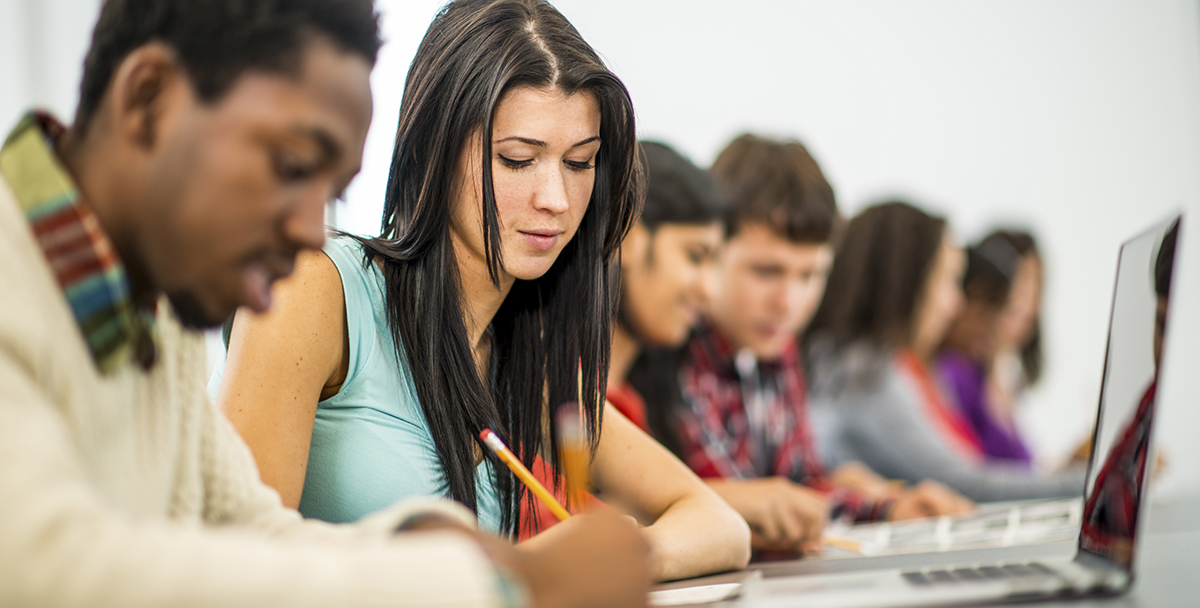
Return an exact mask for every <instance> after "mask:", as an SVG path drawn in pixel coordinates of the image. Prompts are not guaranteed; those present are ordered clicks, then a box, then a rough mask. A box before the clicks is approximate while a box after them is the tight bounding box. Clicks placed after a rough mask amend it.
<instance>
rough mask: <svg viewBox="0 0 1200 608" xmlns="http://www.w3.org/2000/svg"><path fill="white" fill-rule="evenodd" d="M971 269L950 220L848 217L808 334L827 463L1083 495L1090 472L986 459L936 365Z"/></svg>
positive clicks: (896, 214) (985, 493)
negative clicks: (1045, 472) (1039, 469)
mask: <svg viewBox="0 0 1200 608" xmlns="http://www.w3.org/2000/svg"><path fill="white" fill-rule="evenodd" d="M963 265H964V260H963V252H962V249H961V248H959V247H958V246H957V245H956V244H955V243H954V240H953V238H952V236H951V234H950V230H949V227H948V225H947V223H946V221H945V220H944V219H942V218H938V217H934V216H931V215H929V214H927V213H925V212H923V211H921V210H919V209H917V208H916V207H913V206H912V205H909V204H906V203H903V202H899V201H895V202H889V203H884V204H880V205H875V206H872V207H869V208H867V209H865V210H864V211H862V212H861V213H859V214H858V216H856V217H855V218H854V219H852V220H851V221H850V223H849V225H848V226H847V228H846V233H845V236H844V238H843V241H842V244H841V246H840V247H839V249H838V254H837V257H836V258H835V260H834V263H833V268H832V270H831V271H830V275H829V283H828V286H827V287H826V290H825V299H824V300H823V301H822V302H821V306H820V308H819V309H818V310H817V314H816V316H815V317H814V319H813V323H812V325H810V326H809V329H808V334H807V342H808V344H807V346H808V352H809V364H810V366H811V368H812V374H811V378H812V384H811V387H812V388H811V391H812V393H813V419H814V427H815V428H816V430H817V434H818V436H819V437H820V442H821V443H822V450H823V451H824V453H825V457H826V459H827V460H829V461H831V465H835V464H836V463H838V462H842V461H846V460H857V461H860V462H862V463H864V464H866V465H867V466H869V467H871V468H872V469H874V470H875V471H876V472H878V473H879V474H880V475H883V476H885V477H890V478H899V479H905V480H909V481H915V480H918V479H923V478H930V479H935V480H938V481H941V482H942V483H945V484H946V485H948V486H950V487H952V488H954V489H955V490H958V491H959V492H961V493H963V494H964V495H966V496H967V497H968V498H971V499H973V500H978V501H992V500H1015V499H1021V498H1044V497H1066V496H1072V495H1077V494H1081V493H1082V490H1083V471H1082V470H1069V471H1066V472H1064V473H1063V474H1060V475H1056V476H1042V475H1038V474H1036V473H1034V472H1031V471H1030V470H1029V469H1027V468H1025V467H1023V466H1014V465H1006V464H1002V463H994V462H993V463H989V462H985V461H984V459H983V453H982V450H981V446H980V442H979V438H978V436H976V434H975V432H974V431H973V430H972V429H971V428H970V426H969V425H968V424H967V423H966V422H965V421H964V420H963V419H962V417H961V416H960V415H959V414H958V411H957V410H956V409H955V408H954V406H953V405H952V404H951V403H950V402H949V400H948V399H947V398H946V396H945V393H944V392H943V390H942V388H941V386H939V384H938V383H937V381H936V380H935V378H934V375H933V374H932V373H931V372H930V370H931V364H932V360H933V357H934V356H935V355H936V353H937V349H938V346H939V345H940V344H941V343H942V340H943V338H944V337H945V335H946V331H947V330H948V329H949V327H950V324H951V323H953V322H954V318H955V317H956V315H957V314H958V312H959V309H960V307H961V305H962V291H961V288H960V286H959V285H960V280H961V278H962V272H963Z"/></svg>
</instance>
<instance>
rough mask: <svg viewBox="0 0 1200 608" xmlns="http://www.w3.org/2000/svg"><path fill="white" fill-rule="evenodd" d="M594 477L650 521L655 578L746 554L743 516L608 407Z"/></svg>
mask: <svg viewBox="0 0 1200 608" xmlns="http://www.w3.org/2000/svg"><path fill="white" fill-rule="evenodd" d="M592 477H593V481H594V483H595V486H596V488H597V490H599V491H600V493H601V494H602V497H603V498H604V500H606V501H610V502H613V503H616V504H622V505H625V506H628V507H630V508H632V509H634V510H636V511H637V512H638V515H640V516H641V517H643V518H644V520H645V521H651V522H653V523H652V524H650V525H649V526H648V527H646V528H644V529H643V533H644V534H645V535H646V538H647V540H649V542H650V547H651V563H652V567H653V576H654V579H655V580H673V579H680V578H688V577H692V576H699V575H702V574H708V573H712V572H720V571H724V570H734V569H737V568H742V567H744V566H745V565H746V564H747V563H748V562H749V561H750V530H749V528H747V527H746V522H745V520H743V519H742V518H741V516H739V515H738V514H737V512H736V511H734V510H733V509H732V508H731V507H730V506H729V505H728V504H727V503H726V502H725V501H723V500H721V498H720V497H718V496H717V495H716V493H714V492H713V491H712V490H711V489H709V487H708V486H706V485H705V484H704V483H703V482H702V481H700V478H698V477H696V475H695V474H694V473H692V472H691V470H689V469H688V468H687V467H686V466H684V464H683V463H682V462H680V461H679V459H677V458H675V457H674V456H672V455H671V453H670V452H668V451H667V450H666V448H664V447H662V446H661V445H660V444H659V443H658V442H656V441H654V440H653V439H651V438H650V436H649V435H646V434H645V433H644V432H642V431H641V430H640V429H638V428H637V427H636V426H634V425H633V423H631V422H629V420H627V419H626V418H625V417H624V416H622V415H621V414H620V412H618V411H617V410H616V408H613V407H607V406H606V409H605V412H604V424H603V428H602V430H601V435H600V446H599V448H598V449H597V450H596V457H595V459H594V460H593V461H592Z"/></svg>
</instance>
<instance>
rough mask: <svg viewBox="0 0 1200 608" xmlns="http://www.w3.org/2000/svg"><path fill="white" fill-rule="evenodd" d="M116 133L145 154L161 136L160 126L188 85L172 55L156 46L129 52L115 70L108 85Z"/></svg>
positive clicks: (188, 89)
mask: <svg viewBox="0 0 1200 608" xmlns="http://www.w3.org/2000/svg"><path fill="white" fill-rule="evenodd" d="M111 94H112V99H111V102H112V109H113V112H114V119H115V121H116V126H117V130H118V132H119V133H121V134H122V135H123V136H125V137H126V138H128V140H129V141H130V142H133V144H134V145H135V146H137V147H140V148H143V149H146V150H149V149H151V148H153V147H154V145H155V144H156V143H157V141H158V137H159V135H160V134H161V133H162V122H163V120H164V119H165V118H166V117H167V116H168V115H169V114H170V112H171V110H172V107H173V106H177V105H178V104H179V103H180V102H181V101H184V98H185V97H187V96H190V94H191V90H190V83H189V82H188V80H187V77H186V74H185V73H184V71H183V68H182V66H181V65H180V64H179V62H178V60H177V59H176V56H175V53H174V51H172V50H171V49H170V47H168V46H166V45H164V44H162V43H160V42H150V43H147V44H144V45H142V46H140V47H138V48H136V49H134V50H133V52H131V53H130V54H129V55H127V56H126V57H125V59H124V60H122V61H121V63H120V64H119V65H118V66H117V71H116V73H115V74H114V75H113V79H112V84H111Z"/></svg>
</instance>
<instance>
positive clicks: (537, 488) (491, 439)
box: [479, 429, 571, 521]
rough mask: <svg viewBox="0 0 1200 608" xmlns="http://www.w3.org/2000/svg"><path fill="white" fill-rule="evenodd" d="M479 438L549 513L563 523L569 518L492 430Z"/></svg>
mask: <svg viewBox="0 0 1200 608" xmlns="http://www.w3.org/2000/svg"><path fill="white" fill-rule="evenodd" d="M479 438H480V439H482V440H483V443H484V444H486V445H487V446H488V448H490V449H491V450H492V451H493V452H495V454H496V456H497V457H498V458H500V460H501V461H503V462H504V464H506V465H508V468H509V469H511V470H512V472H513V474H515V475H516V476H517V478H518V479H520V480H521V481H522V482H523V483H524V484H525V485H526V486H528V487H529V489H530V491H532V492H533V494H534V496H537V497H538V499H539V500H541V501H542V504H544V505H546V506H547V507H549V508H550V511H551V512H553V513H554V516H555V517H557V518H558V520H559V521H563V520H565V519H567V518H568V517H570V516H571V514H570V513H568V512H567V510H566V509H564V508H563V506H562V505H560V504H558V501H557V500H554V495H553V494H551V493H550V492H549V491H547V490H546V488H545V486H543V485H542V484H540V483H538V480H537V478H536V477H534V476H533V473H530V472H529V469H527V468H525V465H523V464H521V461H520V460H517V455H516V454H513V453H512V450H510V449H508V446H506V445H504V441H503V440H501V439H500V437H499V436H497V435H496V434H495V433H493V432H492V429H483V432H481V433H479Z"/></svg>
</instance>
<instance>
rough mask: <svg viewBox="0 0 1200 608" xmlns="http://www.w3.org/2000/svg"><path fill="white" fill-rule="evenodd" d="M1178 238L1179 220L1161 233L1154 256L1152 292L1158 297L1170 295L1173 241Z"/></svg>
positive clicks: (1173, 263)
mask: <svg viewBox="0 0 1200 608" xmlns="http://www.w3.org/2000/svg"><path fill="white" fill-rule="evenodd" d="M1177 240H1179V220H1178V219H1177V220H1175V221H1174V222H1172V223H1171V227H1170V228H1168V229H1167V232H1166V234H1164V235H1163V240H1162V244H1161V245H1159V247H1158V255H1157V256H1156V257H1155V258H1154V293H1155V295H1157V296H1158V297H1160V298H1166V297H1168V296H1170V295H1171V275H1172V274H1173V272H1172V271H1173V270H1174V269H1175V242H1176V241H1177Z"/></svg>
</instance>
